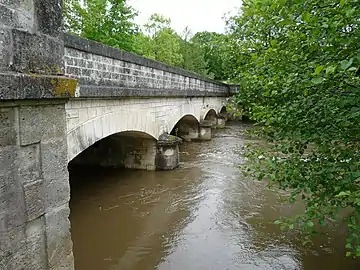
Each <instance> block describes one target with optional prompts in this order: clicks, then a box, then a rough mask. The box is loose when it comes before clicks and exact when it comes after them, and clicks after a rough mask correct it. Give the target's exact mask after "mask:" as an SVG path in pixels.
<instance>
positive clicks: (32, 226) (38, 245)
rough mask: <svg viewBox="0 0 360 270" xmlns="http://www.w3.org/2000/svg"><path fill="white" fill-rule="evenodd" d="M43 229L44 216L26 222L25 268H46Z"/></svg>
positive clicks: (40, 269) (43, 269) (37, 269)
mask: <svg viewBox="0 0 360 270" xmlns="http://www.w3.org/2000/svg"><path fill="white" fill-rule="evenodd" d="M45 231H46V230H45V218H44V217H40V218H38V219H35V220H33V221H31V222H28V223H27V224H26V228H25V234H26V243H27V250H26V254H27V262H26V267H25V269H34V270H35V269H36V270H47V269H48V267H47V254H46V238H45V237H46V236H45Z"/></svg>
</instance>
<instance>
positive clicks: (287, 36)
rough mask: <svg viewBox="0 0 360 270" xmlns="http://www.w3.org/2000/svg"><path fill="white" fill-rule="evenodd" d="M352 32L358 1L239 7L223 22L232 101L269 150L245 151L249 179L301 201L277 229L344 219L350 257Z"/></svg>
mask: <svg viewBox="0 0 360 270" xmlns="http://www.w3.org/2000/svg"><path fill="white" fill-rule="evenodd" d="M359 24H360V1H359V0H340V1H335V0H311V1H310V0H244V1H243V8H242V10H241V12H240V13H239V15H237V16H234V17H233V18H231V19H230V20H229V22H228V26H229V29H230V40H229V42H230V44H231V46H230V48H231V49H232V53H231V55H232V56H233V57H232V58H231V61H232V65H233V66H234V67H236V68H235V69H234V72H233V75H232V79H233V80H235V81H237V82H239V83H240V84H241V92H240V93H239V95H238V96H237V102H238V104H241V105H242V106H243V108H245V109H246V110H247V112H248V114H249V115H250V117H251V118H252V119H254V120H256V121H258V122H259V123H260V124H261V125H260V126H261V132H260V134H261V136H262V137H263V138H265V139H267V140H268V142H269V145H268V146H267V147H266V148H264V147H259V148H254V147H253V148H250V149H249V150H248V157H249V159H250V162H249V163H248V168H247V169H248V172H249V173H251V174H252V175H253V176H255V177H256V178H258V179H259V180H263V179H266V180H268V181H269V182H270V185H275V186H277V187H278V188H280V189H289V190H290V191H291V195H292V196H291V201H294V200H295V198H298V197H301V198H302V199H303V200H304V201H305V203H306V210H305V213H304V214H303V215H301V216H297V217H295V218H294V219H292V220H284V221H283V222H282V224H283V226H287V227H289V228H294V227H299V228H302V229H304V230H306V231H309V232H313V231H314V230H315V229H314V228H315V227H316V228H317V225H316V226H315V224H319V225H320V226H325V227H326V226H330V225H331V224H332V223H333V221H334V220H337V219H338V218H339V217H340V213H347V215H346V216H345V218H344V221H345V222H346V224H347V227H348V234H347V244H346V247H347V248H349V251H348V253H347V255H348V256H350V255H351V254H355V255H357V256H360V226H359V215H360V188H359V187H360V186H359V184H360V105H359V104H360V89H359V87H360V79H359V75H360V72H359V67H360V25H359ZM259 157H264V158H261V159H259ZM344 209H346V210H347V211H345V212H344Z"/></svg>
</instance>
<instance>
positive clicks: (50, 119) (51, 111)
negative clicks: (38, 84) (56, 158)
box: [19, 104, 66, 145]
mask: <svg viewBox="0 0 360 270" xmlns="http://www.w3.org/2000/svg"><path fill="white" fill-rule="evenodd" d="M19 118H20V144H21V145H29V144H34V143H38V142H40V141H41V140H44V139H48V138H54V137H62V136H64V134H65V133H66V115H65V106H64V105H63V104H60V105H43V106H21V107H20V109H19ZM34 127H36V128H34Z"/></svg>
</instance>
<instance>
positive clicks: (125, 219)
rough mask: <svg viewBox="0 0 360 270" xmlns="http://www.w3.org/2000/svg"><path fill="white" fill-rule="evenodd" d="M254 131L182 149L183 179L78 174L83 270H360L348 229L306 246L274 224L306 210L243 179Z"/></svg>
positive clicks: (77, 226) (74, 222)
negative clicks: (247, 138)
mask: <svg viewBox="0 0 360 270" xmlns="http://www.w3.org/2000/svg"><path fill="white" fill-rule="evenodd" d="M246 128H248V125H247V124H242V123H236V122H234V123H229V124H228V125H227V128H226V129H223V130H216V131H215V134H214V138H213V140H212V141H209V142H201V143H198V142H197V143H185V144H183V145H181V160H182V163H181V165H180V168H178V169H176V170H174V171H168V172H161V171H157V172H148V171H131V170H123V171H106V170H87V171H84V170H75V171H73V172H71V176H70V183H71V201H70V208H71V215H70V221H71V233H72V239H73V243H74V247H73V250H74V256H75V269H76V270H115V269H116V270H150V269H159V270H167V269H171V270H210V269H211V270H225V269H229V270H230V269H231V270H232V269H243V270H248V269H249V270H250V269H252V270H253V269H258V270H260V269H261V270H264V269H271V270H277V269H286V270H288V269H289V270H295V269H304V270H319V269H326V270H338V269H341V270H355V269H360V262H359V260H353V259H351V258H345V257H344V253H345V250H344V248H343V246H344V245H345V243H344V229H342V228H336V229H334V230H330V231H328V232H327V233H326V235H324V236H317V237H314V238H313V245H310V246H304V245H303V244H302V242H303V235H301V233H298V232H294V231H290V232H284V231H281V230H280V229H279V227H278V226H277V225H274V224H273V223H274V220H276V219H277V218H279V217H280V216H281V215H292V214H296V213H298V212H300V211H301V205H300V204H298V205H288V204H287V203H285V202H284V200H283V198H284V194H281V193H279V192H273V191H269V190H268V189H267V188H266V186H265V184H264V183H261V182H254V181H252V180H248V179H244V178H243V177H242V176H241V174H240V172H239V168H238V167H239V166H240V164H241V163H242V161H243V160H242V156H241V147H242V145H243V144H244V130H245V129H246Z"/></svg>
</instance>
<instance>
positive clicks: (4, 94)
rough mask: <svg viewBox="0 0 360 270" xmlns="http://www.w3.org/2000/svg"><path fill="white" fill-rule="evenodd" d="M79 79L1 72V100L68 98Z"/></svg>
mask: <svg viewBox="0 0 360 270" xmlns="http://www.w3.org/2000/svg"><path fill="white" fill-rule="evenodd" d="M76 87H77V81H76V80H74V79H70V78H66V77H63V76H48V75H27V74H20V73H0V100H23V99H31V100H38V99H55V98H56V99H61V98H63V99H67V98H69V97H74V96H75V90H76Z"/></svg>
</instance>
